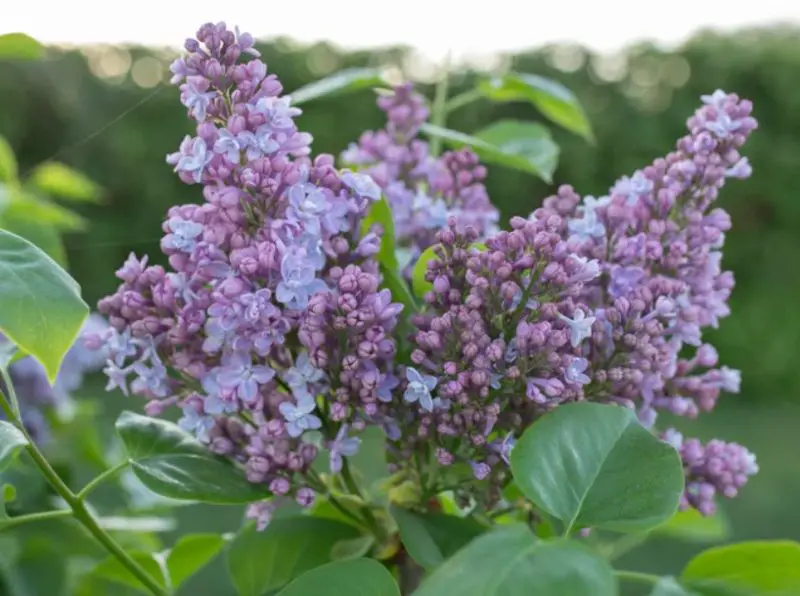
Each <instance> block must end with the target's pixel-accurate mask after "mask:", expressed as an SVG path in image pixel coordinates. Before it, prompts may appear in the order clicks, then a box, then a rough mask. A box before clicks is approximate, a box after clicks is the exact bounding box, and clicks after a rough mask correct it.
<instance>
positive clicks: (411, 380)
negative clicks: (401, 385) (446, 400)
mask: <svg viewBox="0 0 800 596" xmlns="http://www.w3.org/2000/svg"><path fill="white" fill-rule="evenodd" d="M406 379H407V380H408V386H407V387H406V390H405V393H403V399H405V400H406V401H407V402H408V403H410V404H413V403H415V402H419V405H420V406H422V409H423V410H427V411H428V412H433V406H434V403H433V397H432V396H431V391H433V389H434V388H435V387H436V383H437V380H436V377H434V376H433V375H425V374H422V373H420V372H419V371H417V369H415V368H412V367H410V366H409V367H408V368H406Z"/></svg>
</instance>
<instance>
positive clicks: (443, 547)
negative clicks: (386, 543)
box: [391, 505, 486, 569]
mask: <svg viewBox="0 0 800 596" xmlns="http://www.w3.org/2000/svg"><path fill="white" fill-rule="evenodd" d="M391 514H392V517H393V518H394V520H395V522H397V527H398V529H399V530H400V540H401V541H402V542H403V546H404V547H405V548H406V550H407V551H408V554H409V555H411V558H412V559H414V560H415V561H416V562H417V563H419V564H420V565H422V566H423V567H424V568H425V569H433V568H434V567H438V566H439V565H441V564H442V563H443V562H444V561H445V560H446V559H447V558H449V557H451V556H452V555H454V554H455V553H456V551H458V550H459V549H461V547H463V546H465V545H466V544H468V543H469V542H470V541H472V540H473V539H475V538H477V537H478V536H480V535H481V534H483V533H484V532H485V531H486V528H485V527H484V526H482V525H481V524H479V523H478V522H476V521H475V520H474V519H472V518H470V517H456V516H454V515H446V514H444V513H417V512H414V511H409V510H408V509H403V508H401V507H396V506H394V505H393V506H392V507H391Z"/></svg>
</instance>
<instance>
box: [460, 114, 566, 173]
mask: <svg viewBox="0 0 800 596" xmlns="http://www.w3.org/2000/svg"><path fill="white" fill-rule="evenodd" d="M475 136H476V137H477V138H479V139H481V140H482V141H486V142H487V143H489V144H491V145H494V146H495V147H497V148H498V149H500V150H501V151H502V152H503V153H505V154H506V155H516V156H518V157H521V158H523V159H525V160H527V161H528V162H529V163H530V164H531V165H532V166H533V168H534V169H536V170H537V171H538V172H539V173H540V175H541V176H542V178H543V179H544V180H547V181H550V180H552V179H553V172H555V170H556V165H558V154H559V149H558V145H556V143H555V141H553V137H552V135H551V134H550V131H549V130H548V129H547V128H546V127H545V126H543V125H541V124H539V123H538V122H523V121H520V120H499V121H497V122H494V123H493V124H490V125H489V126H487V127H486V128H483V129H481V130H480V131H478V132H476V133H475Z"/></svg>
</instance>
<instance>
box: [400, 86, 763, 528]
mask: <svg viewBox="0 0 800 596" xmlns="http://www.w3.org/2000/svg"><path fill="white" fill-rule="evenodd" d="M702 99H703V102H704V105H703V107H701V108H700V109H699V110H698V111H697V112H696V113H695V115H694V116H693V117H692V118H690V119H689V121H688V128H689V134H688V135H687V136H685V137H684V138H682V139H680V140H679V141H678V143H677V147H676V150H675V151H674V152H672V153H670V154H669V155H667V156H666V157H665V158H662V159H658V160H656V161H655V162H654V163H653V164H652V165H651V166H648V167H647V168H644V169H643V170H640V171H637V172H635V173H634V174H633V175H632V176H631V177H625V178H622V179H621V180H619V181H618V182H617V183H616V184H615V185H614V187H613V188H612V189H611V191H610V193H609V195H608V196H605V197H601V198H594V197H589V196H587V197H584V198H583V199H582V200H581V198H580V197H579V196H578V195H577V194H576V193H575V192H574V190H573V189H572V188H571V187H569V186H563V187H561V188H560V189H559V191H558V194H557V195H556V196H553V197H549V198H548V199H546V200H545V201H544V204H543V206H542V208H540V209H537V210H536V211H535V212H534V213H533V214H532V215H531V217H530V218H529V219H528V220H523V219H521V218H514V219H512V221H511V227H512V230H511V231H510V232H500V233H498V234H495V235H493V236H491V237H489V238H488V239H487V240H486V241H485V246H484V247H481V246H476V245H474V242H475V241H476V240H477V238H478V234H477V232H476V231H475V229H474V228H471V227H468V228H467V229H466V230H465V231H461V230H459V229H457V226H456V222H455V221H454V220H453V219H451V220H450V225H449V229H446V230H443V231H441V232H440V233H439V235H438V242H439V247H438V248H437V251H438V252H437V254H438V258H437V259H434V260H433V261H431V262H429V264H428V272H427V279H428V281H430V282H431V283H432V284H433V290H432V291H431V292H429V293H428V295H427V296H426V302H427V304H428V305H429V310H428V312H427V313H426V315H425V316H423V317H420V319H419V320H418V321H417V325H418V332H417V335H416V337H415V344H416V350H415V351H414V352H413V354H412V360H413V364H414V367H415V368H409V369H407V371H406V381H405V383H404V385H403V387H402V388H403V389H404V391H405V393H404V398H405V401H406V402H410V403H413V404H415V405H416V406H417V407H416V410H415V412H414V414H413V415H412V416H411V419H410V422H409V424H410V425H411V427H412V429H413V434H414V437H415V438H414V440H415V441H418V442H430V443H432V444H433V445H435V455H436V458H437V460H438V462H439V463H440V464H442V465H451V464H461V465H465V464H468V468H471V471H472V480H470V481H469V482H471V483H472V484H471V485H469V486H468V488H467V489H466V490H464V491H463V492H464V494H465V495H468V496H472V497H476V495H477V497H476V498H478V499H479V500H480V499H481V498H482V499H483V500H485V501H486V502H487V503H492V502H494V501H496V500H497V499H498V498H499V495H500V493H499V487H500V486H502V485H503V483H504V481H505V479H506V478H507V477H508V470H507V465H505V464H503V463H502V462H503V461H504V460H505V462H506V463H507V457H508V452H509V450H510V449H511V448H513V445H514V437H515V436H519V435H518V433H519V432H521V431H522V430H523V429H524V428H525V427H526V426H527V425H528V424H530V423H531V422H532V421H533V420H535V419H536V417H538V416H540V415H541V414H542V413H544V412H546V411H548V410H550V409H552V408H554V407H556V406H558V405H559V404H561V403H564V402H568V401H578V400H592V401H600V402H604V403H615V404H619V405H621V406H624V407H628V408H632V409H635V410H636V411H637V413H638V414H639V417H640V420H641V421H642V423H643V424H644V425H645V426H646V427H648V428H650V427H653V425H654V424H655V422H656V418H657V412H658V411H659V410H667V411H669V412H671V413H673V414H678V415H682V416H688V417H694V416H696V415H697V414H698V413H699V412H700V411H708V410H711V409H712V408H713V407H714V405H715V404H716V402H717V400H718V398H719V395H720V393H721V392H722V391H727V392H738V390H739V383H740V375H739V372H738V371H734V370H731V369H729V368H727V367H724V366H723V367H717V364H718V357H717V353H716V351H715V350H714V348H713V347H712V346H711V345H709V344H705V343H703V342H702V339H701V338H702V331H703V329H705V328H708V327H716V326H717V324H718V321H719V319H720V318H722V317H724V316H726V315H727V314H728V313H729V309H728V306H727V299H728V297H729V295H730V292H731V289H732V287H733V277H732V274H731V273H730V272H726V271H723V270H722V269H721V266H720V265H721V256H722V253H721V248H722V245H723V242H724V233H725V232H726V231H727V230H728V229H729V228H730V218H729V217H728V215H727V214H726V213H725V212H724V211H723V210H722V209H720V208H712V207H713V203H714V201H715V200H716V198H717V196H718V194H719V191H720V189H721V188H722V186H723V185H724V183H725V181H726V180H727V179H728V178H744V177H747V176H749V174H750V167H749V164H748V162H747V158H744V157H742V156H741V155H740V153H739V149H740V148H741V146H742V145H743V143H744V142H745V140H746V138H747V136H748V135H749V134H750V132H751V131H752V130H754V129H755V127H756V122H755V120H754V119H753V118H752V117H751V115H750V114H751V110H752V106H751V104H750V103H749V102H747V101H744V100H740V99H739V98H738V97H737V96H736V95H728V94H726V93H724V92H722V91H717V92H716V93H714V94H713V95H711V96H704V97H703V98H702ZM692 349H693V353H692V354H691V355H689V356H688V357H687V356H686V354H687V350H692ZM665 436H666V437H667V438H669V437H671V439H670V442H671V443H673V444H675V445H676V447H678V448H679V450H680V452H681V455H682V457H683V460H684V465H685V469H686V474H687V493H686V495H685V498H684V505H685V506H693V507H696V508H697V509H698V510H700V511H701V512H703V513H709V512H711V511H713V509H714V501H713V499H714V497H715V496H717V495H721V496H725V497H731V496H734V495H735V494H736V492H737V490H738V489H739V488H741V486H742V485H743V484H744V483H745V482H746V480H747V478H748V476H749V475H752V474H753V473H755V472H756V471H757V466H756V465H755V458H754V457H753V456H752V454H750V453H749V452H748V451H747V450H746V449H744V448H743V447H740V446H738V445H733V444H725V443H722V442H720V441H712V442H710V443H709V444H708V445H706V446H702V445H701V444H700V443H699V442H697V441H696V440H692V439H689V440H685V441H684V440H683V439H682V438H681V439H677V437H679V435H678V434H677V433H676V432H675V431H674V430H669V431H667V435H665ZM665 440H666V439H665ZM415 448H416V447H415V446H414V445H406V444H405V443H403V444H401V445H398V447H397V449H396V456H397V461H401V460H402V459H404V458H407V457H409V450H413V449H415ZM465 486H466V485H465Z"/></svg>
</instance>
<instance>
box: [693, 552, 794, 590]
mask: <svg viewBox="0 0 800 596" xmlns="http://www.w3.org/2000/svg"><path fill="white" fill-rule="evenodd" d="M680 579H681V583H683V584H684V585H686V586H688V587H689V588H690V589H694V590H697V591H698V592H700V593H701V594H703V593H705V591H706V590H716V592H717V593H718V592H720V591H723V592H724V591H734V592H735V591H737V590H739V591H740V592H743V593H746V594H753V595H756V594H758V595H759V596H767V595H769V594H774V595H775V596H778V595H780V596H788V595H789V594H798V593H800V543H797V542H792V541H788V540H776V541H774V542H770V541H752V542H741V543H738V544H731V545H727V546H717V547H714V548H710V549H708V550H706V551H703V552H702V553H700V554H699V555H697V556H696V557H694V558H693V559H692V560H691V561H689V563H688V564H687V565H686V568H685V569H684V570H683V573H682V574H681V578H680Z"/></svg>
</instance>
